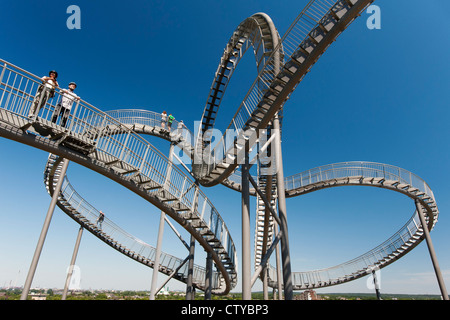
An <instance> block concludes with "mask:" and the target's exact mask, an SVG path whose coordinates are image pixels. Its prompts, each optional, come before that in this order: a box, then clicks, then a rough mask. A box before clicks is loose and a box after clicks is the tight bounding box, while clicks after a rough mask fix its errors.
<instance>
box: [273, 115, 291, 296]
mask: <svg viewBox="0 0 450 320" xmlns="http://www.w3.org/2000/svg"><path fill="white" fill-rule="evenodd" d="M273 125H274V129H275V134H276V138H275V157H276V165H277V190H278V214H279V216H280V220H281V225H280V229H281V231H282V233H283V234H282V238H281V257H282V264H283V283H284V297H285V300H292V299H293V298H294V292H293V289H292V273H291V257H290V253H289V237H288V225H287V214H286V195H285V187H284V173H283V157H282V154H281V130H280V119H279V117H278V113H277V114H276V115H275V117H274V120H273Z"/></svg>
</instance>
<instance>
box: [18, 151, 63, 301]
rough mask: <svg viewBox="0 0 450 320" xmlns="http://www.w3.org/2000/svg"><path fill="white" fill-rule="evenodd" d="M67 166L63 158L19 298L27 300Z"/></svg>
mask: <svg viewBox="0 0 450 320" xmlns="http://www.w3.org/2000/svg"><path fill="white" fill-rule="evenodd" d="M68 166H69V160H67V159H63V162H62V168H61V173H60V179H59V180H58V182H57V184H56V187H55V190H54V192H53V196H52V201H51V202H50V206H49V208H48V211H47V216H46V217H45V221H44V225H43V227H42V231H41V235H40V236H39V240H38V243H37V246H36V250H35V252H34V256H33V260H32V261H31V265H30V269H29V271H28V275H27V279H26V280H25V284H24V286H23V291H22V295H21V296H20V300H27V297H28V292H29V291H30V288H31V282H32V281H33V278H34V274H35V273H36V268H37V264H38V262H39V257H40V256H41V252H42V248H43V247H44V242H45V238H46V236H47V232H48V228H49V227H50V222H51V221H52V217H53V212H54V211H55V206H56V202H57V201H58V197H59V193H60V192H61V187H62V184H63V181H64V179H63V178H64V176H65V175H66V172H67V167H68Z"/></svg>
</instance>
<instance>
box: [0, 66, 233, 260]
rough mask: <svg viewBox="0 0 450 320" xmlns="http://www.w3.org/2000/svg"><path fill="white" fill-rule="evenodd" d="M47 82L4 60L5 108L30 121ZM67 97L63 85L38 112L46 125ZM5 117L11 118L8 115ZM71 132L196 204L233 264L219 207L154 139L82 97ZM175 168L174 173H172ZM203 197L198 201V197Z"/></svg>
mask: <svg viewBox="0 0 450 320" xmlns="http://www.w3.org/2000/svg"><path fill="white" fill-rule="evenodd" d="M40 83H41V80H40V79H39V78H38V77H36V76H35V75H33V74H31V73H29V72H27V71H25V70H24V69H21V68H19V67H17V66H15V65H13V64H11V63H8V62H6V61H4V60H1V59H0V110H7V111H8V112H9V113H11V114H13V115H15V116H17V117H18V118H21V119H23V121H25V122H26V121H28V112H29V110H30V107H31V104H32V103H33V100H34V96H35V94H36V91H37V88H38V86H39V84H40ZM60 97H61V93H60V91H59V90H58V89H57V90H56V92H55V97H53V98H50V99H49V100H48V101H47V102H46V103H45V104H44V106H43V107H42V109H41V110H40V111H39V113H38V120H39V122H41V123H45V124H48V125H51V118H52V115H53V112H54V110H55V106H56V104H57V102H58V101H59V99H60ZM0 121H8V120H7V119H2V117H0ZM56 128H57V129H60V130H66V133H67V134H68V135H69V136H70V137H74V138H77V139H79V140H80V141H83V142H85V143H86V144H88V145H91V146H95V150H96V156H97V157H98V158H97V159H98V160H101V161H103V162H105V163H113V162H115V161H120V162H122V163H124V164H125V165H126V166H128V167H129V168H130V170H132V169H135V170H136V169H137V170H139V172H140V173H141V175H143V176H146V177H148V178H150V179H151V180H152V181H153V183H155V184H157V185H159V186H161V187H162V188H164V190H166V191H168V192H169V193H170V194H172V195H173V196H174V197H176V198H177V199H178V201H179V202H180V203H182V204H183V205H185V206H187V207H189V208H192V209H193V213H194V214H195V215H196V216H197V217H198V218H200V219H201V220H202V221H203V222H204V223H205V224H206V225H207V226H208V227H209V228H210V230H211V231H212V232H213V233H214V235H215V237H216V238H217V239H218V240H219V241H220V243H221V245H222V246H223V248H224V249H225V252H226V254H227V255H228V256H229V258H230V260H231V262H232V263H233V264H235V263H236V261H237V259H236V250H235V246H234V242H233V240H232V238H231V235H230V233H229V231H228V229H227V227H226V225H225V223H224V221H223V219H222V217H221V216H220V214H219V213H218V212H217V210H216V208H215V207H214V206H213V205H212V203H211V202H210V200H209V199H208V198H207V197H206V195H205V194H204V193H203V192H202V191H201V190H200V188H199V187H198V186H197V185H196V184H195V181H193V180H192V178H191V177H190V176H188V175H186V174H184V173H183V172H182V170H180V169H179V168H178V167H177V166H175V165H173V164H172V163H171V162H170V161H169V160H168V159H167V157H165V156H164V155H163V154H162V153H161V152H160V151H158V150H157V149H156V148H155V147H154V146H152V145H151V144H150V143H149V142H148V141H146V140H145V139H143V138H142V137H141V136H139V135H138V134H136V133H134V132H133V131H132V130H130V129H129V128H128V127H127V126H125V125H123V124H121V123H120V122H118V121H117V120H115V119H114V118H112V117H111V116H110V115H108V114H106V113H104V112H102V111H101V110H99V109H97V108H96V107H94V106H92V105H90V104H89V103H87V102H86V101H84V100H80V101H76V102H75V103H74V105H73V107H72V110H71V113H70V115H69V118H68V121H67V125H66V128H61V127H57V126H56ZM169 171H170V175H169V174H168V173H169ZM195 195H197V201H196V203H193V202H194V197H195Z"/></svg>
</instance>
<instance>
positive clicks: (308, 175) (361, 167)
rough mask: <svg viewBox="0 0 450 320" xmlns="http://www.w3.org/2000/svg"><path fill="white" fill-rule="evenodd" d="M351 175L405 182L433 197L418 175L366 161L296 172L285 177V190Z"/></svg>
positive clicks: (335, 164)
mask: <svg viewBox="0 0 450 320" xmlns="http://www.w3.org/2000/svg"><path fill="white" fill-rule="evenodd" d="M352 176H363V177H375V178H384V179H385V180H396V181H399V182H400V183H407V184H409V185H410V186H412V187H414V188H417V189H419V190H420V191H422V192H425V193H426V194H428V195H429V196H431V197H432V198H433V199H434V194H433V191H432V190H431V188H430V186H429V185H428V184H427V183H426V182H425V181H424V180H423V179H422V178H420V177H419V176H418V175H416V174H414V173H412V172H410V171H408V170H405V169H402V168H400V167H396V166H393V165H388V164H383V163H377V162H367V161H349V162H340V163H334V164H328V165H324V166H319V167H316V168H313V169H310V170H307V171H304V172H301V173H297V174H295V175H292V176H289V177H286V178H285V188H286V192H289V191H293V190H295V189H298V188H301V187H305V186H307V185H312V184H314V183H317V182H320V181H325V180H331V179H337V178H345V177H352Z"/></svg>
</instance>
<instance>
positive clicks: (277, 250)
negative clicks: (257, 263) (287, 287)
mask: <svg viewBox="0 0 450 320" xmlns="http://www.w3.org/2000/svg"><path fill="white" fill-rule="evenodd" d="M273 229H274V234H275V237H277V236H278V232H279V231H278V223H277V222H274V224H273ZM275 258H276V260H275V261H276V268H277V285H278V286H277V289H278V300H283V285H282V283H281V279H282V276H281V262H280V244H279V243H278V244H277V246H276V247H275Z"/></svg>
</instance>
